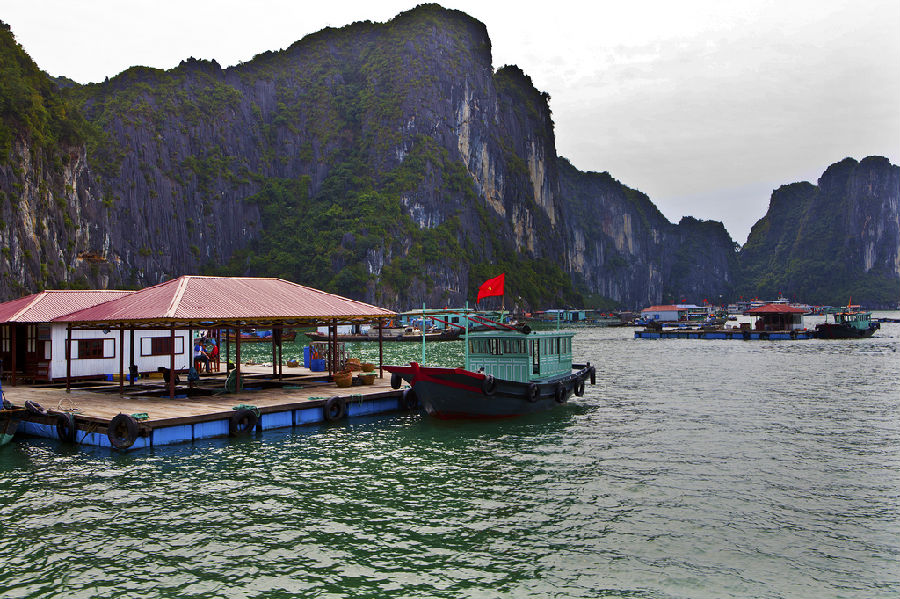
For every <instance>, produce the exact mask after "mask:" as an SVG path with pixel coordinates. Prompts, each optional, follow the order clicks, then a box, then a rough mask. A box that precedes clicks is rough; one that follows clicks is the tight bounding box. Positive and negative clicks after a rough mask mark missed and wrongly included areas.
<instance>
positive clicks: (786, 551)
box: [0, 324, 900, 598]
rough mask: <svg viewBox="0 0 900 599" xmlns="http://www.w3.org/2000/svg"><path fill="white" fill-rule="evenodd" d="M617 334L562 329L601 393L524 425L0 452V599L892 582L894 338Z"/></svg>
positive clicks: (418, 423) (726, 592) (689, 590)
mask: <svg viewBox="0 0 900 599" xmlns="http://www.w3.org/2000/svg"><path fill="white" fill-rule="evenodd" d="M632 334H633V331H632V330H631V329H628V328H624V329H621V328H610V329H579V330H578V335H577V337H576V339H575V354H576V359H590V360H591V361H592V362H594V363H595V364H597V365H598V380H597V385H596V386H595V387H590V386H588V387H587V388H586V393H585V396H584V397H583V398H577V399H574V400H573V401H571V402H570V403H569V404H568V405H566V406H562V407H560V408H559V409H556V410H554V411H551V412H545V413H541V414H534V415H532V416H528V417H525V418H519V419H511V420H505V421H499V422H470V421H437V420H432V419H429V418H428V417H426V416H423V415H420V414H413V415H410V414H396V415H389V416H382V417H377V418H376V417H372V418H358V419H352V420H349V421H346V422H344V423H341V424H337V425H327V426H311V427H303V428H296V429H293V430H284V431H269V432H266V433H265V434H264V435H263V436H259V437H255V438H247V439H242V440H236V441H232V440H214V441H208V442H203V443H197V444H196V445H183V446H173V447H166V448H159V449H154V450H151V451H138V452H132V453H127V454H113V453H110V452H109V451H108V450H101V449H96V448H94V449H91V448H86V449H70V448H66V447H65V446H61V445H59V444H56V443H54V442H50V441H46V440H36V441H35V440H32V441H29V442H27V443H25V442H15V443H14V444H12V445H11V446H7V447H4V448H0V556H3V566H2V567H0V587H2V588H3V596H4V597H42V598H43V597H67V598H68V597H121V596H141V597H187V596H189V597H225V596H227V597H259V598H263V597H266V598H269V597H375V596H377V597H448V598H450V597H452V598H456V597H599V596H614V597H654V598H656V597H660V598H663V597H664V598H670V597H691V598H694V597H858V598H870V597H895V596H897V594H898V593H900V573H898V572H900V569H898V567H897V566H898V557H900V503H898V497H900V407H898V404H900V397H898V396H897V393H896V390H897V387H898V383H900V359H898V356H897V351H898V349H900V325H889V324H886V325H884V326H883V328H882V330H881V331H879V332H878V333H877V334H876V336H875V337H873V338H871V339H867V340H855V341H839V340H837V341H818V340H811V341H793V342H792V341H754V342H745V341H725V340H721V341H718V340H716V341H706V340H678V339H671V340H636V339H633V338H632ZM371 345H373V346H374V348H375V349H372V348H366V347H363V348H359V351H360V352H365V351H370V352H371V351H375V352H377V344H371ZM433 346H435V349H434V352H435V361H434V362H432V361H431V358H430V357H428V358H427V360H428V362H429V363H439V362H438V360H444V361H445V362H444V363H443V364H444V365H455V364H457V363H459V361H460V360H461V352H462V346H461V343H449V342H448V343H439V344H429V345H428V348H427V352H428V356H431V351H432V347H433ZM436 346H441V347H442V348H443V349H438V348H437V347H436ZM454 348H455V349H454ZM242 350H243V347H242ZM385 350H386V352H389V357H388V358H386V361H395V362H406V361H409V360H416V361H419V360H420V359H421V356H420V352H421V346H420V345H418V344H405V343H403V344H401V343H395V344H392V345H391V346H390V348H389V344H385ZM417 352H419V353H417ZM439 352H440V353H439ZM454 352H455V353H454ZM301 355H302V354H301ZM355 355H356V354H355ZM285 356H286V357H288V353H287V351H285ZM360 357H363V358H365V359H368V360H372V359H373V357H374V356H368V355H366V354H361V355H360Z"/></svg>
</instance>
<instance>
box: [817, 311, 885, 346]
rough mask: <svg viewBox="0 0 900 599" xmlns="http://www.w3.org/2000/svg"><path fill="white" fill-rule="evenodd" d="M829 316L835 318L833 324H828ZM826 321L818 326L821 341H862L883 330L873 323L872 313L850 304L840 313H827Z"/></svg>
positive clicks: (818, 335)
mask: <svg viewBox="0 0 900 599" xmlns="http://www.w3.org/2000/svg"><path fill="white" fill-rule="evenodd" d="M829 314H830V315H831V316H832V317H833V319H834V320H833V322H828V315H829ZM825 319H826V320H825V322H823V323H820V324H817V325H816V336H817V337H818V338H819V339H862V338H864V337H871V336H872V335H873V334H874V333H875V331H877V330H878V329H880V328H881V325H880V324H879V323H877V322H872V313H871V312H867V311H865V310H860V309H859V306H852V305H849V304H848V305H847V307H846V308H841V309H840V310H839V311H836V312H828V313H826V315H825Z"/></svg>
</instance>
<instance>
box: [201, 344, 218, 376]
mask: <svg viewBox="0 0 900 599" xmlns="http://www.w3.org/2000/svg"><path fill="white" fill-rule="evenodd" d="M203 349H205V350H206V355H207V357H209V362H210V366H209V367H210V368H212V365H213V364H216V363H218V359H219V346H218V345H216V340H215V339H213V338H212V337H204V338H203ZM216 369H217V370H218V367H216Z"/></svg>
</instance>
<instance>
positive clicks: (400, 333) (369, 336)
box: [304, 327, 462, 343]
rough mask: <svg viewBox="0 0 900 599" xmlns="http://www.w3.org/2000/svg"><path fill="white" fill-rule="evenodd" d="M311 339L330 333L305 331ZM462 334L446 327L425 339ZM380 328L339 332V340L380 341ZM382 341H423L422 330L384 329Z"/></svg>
mask: <svg viewBox="0 0 900 599" xmlns="http://www.w3.org/2000/svg"><path fill="white" fill-rule="evenodd" d="M304 334H305V335H306V336H307V337H309V339H310V340H311V341H329V340H330V339H331V337H330V336H329V335H328V333H322V332H319V331H310V332H307V333H304ZM461 334H462V329H444V330H441V331H431V332H426V333H425V341H456V340H457V339H459V337H460V335H461ZM378 339H379V337H378V329H377V328H374V327H373V328H371V329H369V332H368V333H345V334H338V336H337V340H338V341H378ZM381 340H382V341H406V342H419V343H421V342H422V331H420V330H419V329H416V328H413V327H406V328H405V329H384V330H383V331H382V335H381Z"/></svg>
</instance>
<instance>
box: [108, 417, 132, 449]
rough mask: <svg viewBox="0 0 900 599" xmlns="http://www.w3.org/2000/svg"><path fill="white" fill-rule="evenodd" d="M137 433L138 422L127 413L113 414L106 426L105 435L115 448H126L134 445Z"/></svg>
mask: <svg viewBox="0 0 900 599" xmlns="http://www.w3.org/2000/svg"><path fill="white" fill-rule="evenodd" d="M137 435H138V423H137V420H135V419H134V418H133V417H131V416H129V415H128V414H118V415H116V416H113V419H112V420H110V421H109V426H107V427H106V436H107V438H108V439H109V443H110V445H112V446H113V447H115V448H116V449H128V448H129V447H131V446H132V445H134V441H135V439H137Z"/></svg>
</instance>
